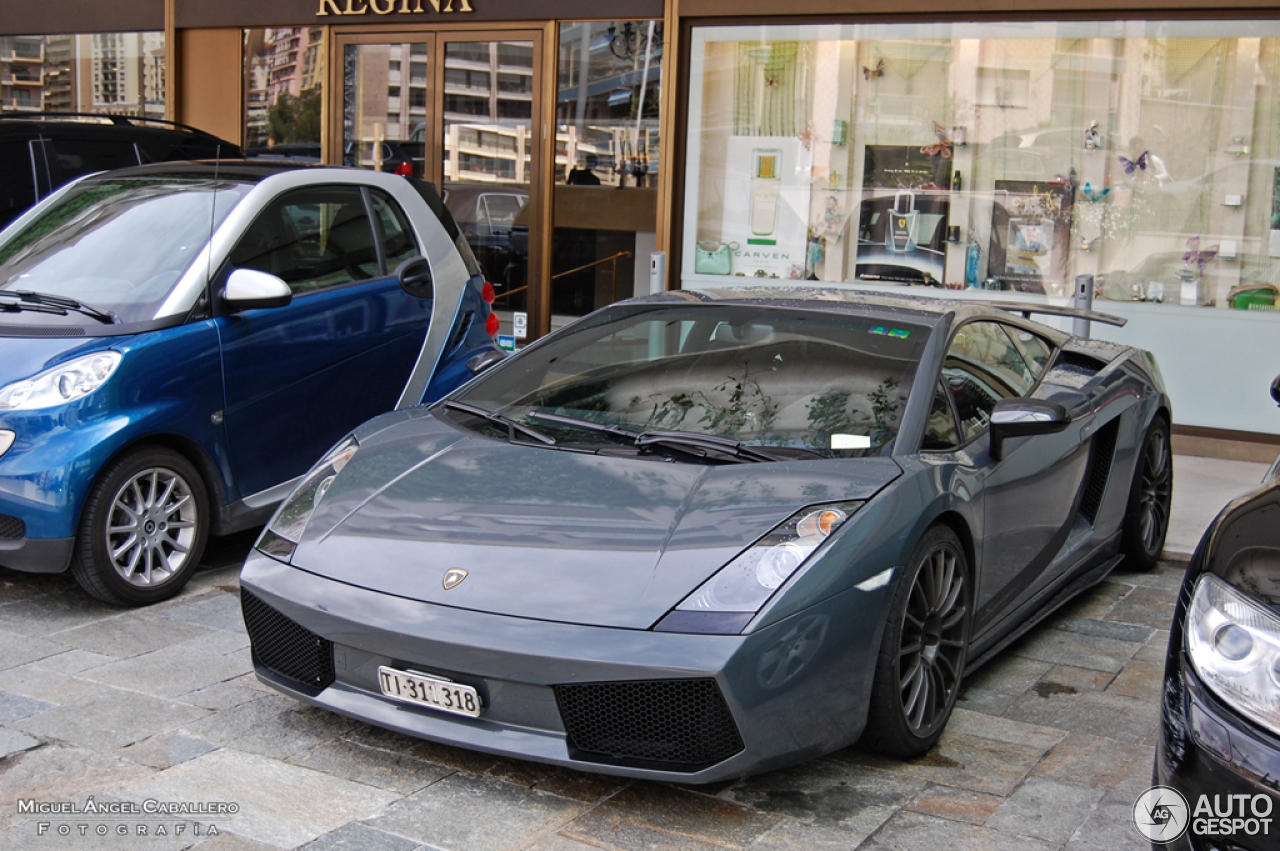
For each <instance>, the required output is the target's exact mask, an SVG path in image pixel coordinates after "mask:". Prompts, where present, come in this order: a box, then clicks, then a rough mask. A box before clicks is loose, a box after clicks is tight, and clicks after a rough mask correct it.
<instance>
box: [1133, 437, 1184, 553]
mask: <svg viewBox="0 0 1280 851" xmlns="http://www.w3.org/2000/svg"><path fill="white" fill-rule="evenodd" d="M1172 500H1173V448H1172V446H1171V444H1170V441H1169V421H1168V420H1167V419H1165V417H1164V415H1163V414H1158V415H1157V416H1156V417H1155V419H1154V420H1152V422H1151V427H1150V428H1148V429H1147V434H1146V437H1145V438H1144V439H1143V441H1142V450H1141V454H1140V455H1139V456H1138V463H1137V465H1136V467H1135V472H1134V477H1133V486H1132V487H1131V488H1130V490H1129V505H1128V508H1127V509H1126V510H1125V515H1124V533H1123V534H1124V538H1123V543H1122V551H1123V553H1124V556H1125V560H1124V566H1125V567H1126V568H1128V569H1129V570H1151V569H1152V568H1154V567H1155V566H1156V564H1157V563H1158V562H1159V561H1160V554H1161V553H1162V552H1163V551H1164V539H1165V535H1166V534H1167V533H1168V531H1169V511H1170V505H1171V504H1172Z"/></svg>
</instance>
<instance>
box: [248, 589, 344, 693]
mask: <svg viewBox="0 0 1280 851" xmlns="http://www.w3.org/2000/svg"><path fill="white" fill-rule="evenodd" d="M240 607H241V608H242V609H243V611H244V625H245V628H246V629H247V630H248V631H249V642H250V643H251V644H252V645H253V655H254V658H255V659H257V660H258V662H260V663H261V664H262V665H263V666H265V667H266V668H268V669H269V670H271V671H274V672H275V673H277V674H279V675H280V676H282V677H286V678H287V679H290V680H294V681H296V682H298V683H301V684H303V685H305V686H307V687H309V688H313V689H317V690H319V689H325V688H328V687H329V686H330V685H331V684H332V683H333V680H334V674H333V642H332V641H329V640H328V639H325V638H321V637H320V636H318V635H316V634H315V633H314V632H312V631H311V630H309V629H307V628H306V627H304V626H302V625H301V624H297V623H294V622H293V621H291V620H289V618H287V617H285V616H284V615H282V614H280V612H277V611H276V610H275V609H273V608H271V607H270V606H268V605H267V604H266V603H264V602H262V601H261V600H259V599H258V598H257V597H255V596H254V595H253V594H251V593H249V592H248V591H245V590H243V589H242V590H241V591H240Z"/></svg>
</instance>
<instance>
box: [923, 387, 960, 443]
mask: <svg viewBox="0 0 1280 851" xmlns="http://www.w3.org/2000/svg"><path fill="white" fill-rule="evenodd" d="M960 442H961V441H960V429H959V428H958V427H957V426H956V418H955V414H953V413H952V412H951V400H950V398H949V397H948V394H947V390H946V387H945V386H944V385H943V384H942V383H939V384H938V388H937V390H936V391H935V392H934V394H933V407H932V408H930V409H929V422H928V423H927V424H926V425H925V429H924V440H923V441H922V443H921V448H922V449H934V450H938V449H942V450H945V449H955V448H956V447H958V446H959V445H960Z"/></svg>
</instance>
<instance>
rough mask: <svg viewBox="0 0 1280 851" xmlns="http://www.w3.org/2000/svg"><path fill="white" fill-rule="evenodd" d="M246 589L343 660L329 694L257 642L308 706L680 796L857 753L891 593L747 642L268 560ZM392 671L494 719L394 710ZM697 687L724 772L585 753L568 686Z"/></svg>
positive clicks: (407, 707) (247, 579)
mask: <svg viewBox="0 0 1280 851" xmlns="http://www.w3.org/2000/svg"><path fill="white" fill-rule="evenodd" d="M241 588H242V591H243V592H247V593H248V594H249V595H251V597H252V598H255V599H256V600H257V601H260V602H261V603H263V604H265V605H267V606H269V607H270V608H271V609H273V610H274V611H275V612H276V613H278V614H279V615H283V617H284V618H287V620H288V621H292V622H293V624H295V625H297V626H299V627H301V628H303V630H305V631H306V632H308V633H310V634H312V637H311V638H308V639H307V640H308V641H314V640H316V639H318V640H319V641H320V642H321V643H322V644H323V643H324V642H332V647H331V651H330V648H329V646H328V645H327V644H325V645H324V651H325V653H326V654H327V653H328V652H331V654H332V668H331V670H330V671H328V672H327V673H326V674H325V675H324V676H323V677H321V679H320V680H319V681H318V682H319V683H320V685H319V686H318V687H312V686H310V685H308V684H307V683H306V682H304V681H302V680H301V679H293V678H290V677H285V676H281V675H280V674H279V673H277V672H276V671H273V670H270V669H269V668H268V667H267V666H266V665H264V664H263V662H262V658H261V654H260V652H259V651H260V649H263V648H260V647H259V646H258V644H256V643H255V647H254V668H255V670H256V672H257V674H258V676H259V678H260V679H261V680H262V681H263V682H265V683H267V684H268V685H271V686H272V687H274V688H276V689H278V690H280V691H282V692H285V693H286V694H289V695H291V696H293V697H295V698H297V699H299V700H303V701H306V702H308V703H311V704H314V705H316V706H321V707H324V708H327V709H330V710H333V711H335V712H339V713H342V714H344V715H348V716H351V717H353V718H358V719H360V720H363V721H366V722H369V723H371V724H375V725H377V726H380V727H386V728H389V729H392V730H397V731H399V732H402V733H407V734H409V735H413V736H418V737H421V738H425V739H431V740H433V741H438V742H443V743H446V744H453V745H458V746H461V747H466V748H471V749H475V750H479V751H485V752H488V753H493V754H499V755H503V756H509V757H516V758H522V759H529V760H534V761H538V762H544V763H550V764H554V765H561V766H566V767H570V768H576V769H579V770H584V771H593V772H598V773H605V774H614V775H622V776H628V777H637V778H646V779H653V780H668V781H675V782H680V783H708V782H713V781H717V780H723V779H728V778H734V777H740V776H743V775H746V774H751V773H755V772H759V771H764V770H769V769H772V768H776V767H779V766H782V765H786V764H789V763H792V762H797V761H800V760H804V759H811V758H813V757H816V756H818V755H821V754H823V753H828V752H830V751H833V750H837V749H839V748H841V747H844V746H846V745H849V744H852V743H853V742H854V741H856V740H857V739H858V737H859V736H860V735H861V733H862V729H863V726H864V724H865V721H866V715H867V697H868V694H869V692H870V682H871V677H872V674H873V672H874V665H875V658H876V654H877V651H878V648H879V644H880V635H881V632H882V630H883V610H884V608H885V604H886V599H885V598H886V597H887V592H888V590H890V589H889V588H888V587H886V588H881V589H876V590H875V591H871V592H866V591H859V590H856V589H855V590H851V591H848V592H846V593H844V594H841V595H837V596H835V597H832V598H829V599H827V600H825V601H823V602H821V603H819V604H817V605H815V606H813V607H811V608H809V609H806V610H804V611H803V612H801V613H798V614H796V615H793V616H791V617H788V618H785V619H783V620H781V621H779V622H777V623H775V624H772V625H770V626H767V627H764V628H762V629H760V630H759V631H757V632H755V633H752V634H750V635H743V636H717V635H683V634H676V633H657V632H652V631H648V630H628V629H609V628H602V627H590V626H581V625H575V624H564V623H551V622H545V621H535V620H530V619H523V618H512V617H503V616H497V615H490V614H484V613H480V612H474V611H469V610H464V609H454V608H449V607H445V606H438V605H431V604H427V603H422V602H418V601H414V600H408V599H405V598H402V597H393V596H390V595H386V594H381V593H377V592H374V591H369V590H366V589H361V588H357V587H353V586H351V585H346V584H343V583H340V582H336V581H334V580H331V579H327V578H323V577H319V576H316V575H314V574H310V573H307V572H305V571H303V570H299V569H296V568H293V567H291V566H289V565H286V564H283V563H281V562H278V561H275V560H274V559H272V558H270V557H268V556H265V555H263V554H262V553H259V552H257V551H254V552H253V553H252V554H251V555H250V556H249V558H248V560H247V561H246V563H245V566H244V570H243V572H242V574H241ZM253 631H254V630H252V629H251V634H252V633H253ZM264 641H265V639H264ZM321 661H322V662H323V661H324V660H323V659H322V660H321ZM380 665H387V666H389V667H393V668H399V669H409V670H412V671H417V672H421V673H426V674H431V675H436V676H443V677H447V678H449V679H452V680H455V681H457V682H460V683H464V684H466V685H470V686H473V687H474V688H476V690H477V691H478V692H479V694H480V696H481V700H482V703H483V705H484V712H483V714H482V715H481V716H480V717H479V718H475V719H473V718H468V717H463V716H457V715H449V714H445V713H441V712H437V711H434V710H431V709H429V708H425V707H419V706H416V705H411V704H407V703H404V702H400V701H396V700H392V699H390V698H387V697H384V696H383V695H382V694H381V691H380V689H379V687H378V682H377V671H378V667H379V666H380ZM689 680H701V681H704V682H706V681H714V683H715V685H716V686H717V687H718V690H719V693H720V694H721V695H722V696H723V700H724V705H725V706H727V709H728V713H729V715H730V716H731V719H732V721H731V723H732V725H733V726H734V727H735V728H736V731H737V733H738V734H739V735H740V745H741V747H740V749H739V750H737V752H736V753H733V754H732V755H729V756H727V757H725V758H722V759H719V760H718V761H716V762H714V763H713V764H709V765H706V764H704V765H697V764H688V763H684V762H681V761H678V760H668V761H664V760H662V759H657V760H655V759H651V758H639V757H636V756H634V755H628V754H625V753H623V754H618V753H612V754H605V753H601V752H598V751H588V750H584V749H583V748H581V747H579V743H578V742H577V741H576V740H575V736H574V734H572V733H570V732H569V731H567V730H566V723H565V720H564V717H562V714H561V707H560V705H559V703H558V700H557V697H558V694H559V696H561V697H563V695H564V691H563V688H562V687H567V686H577V685H581V684H636V683H647V682H651V681H665V682H673V681H675V682H678V683H685V682H687V681H689ZM558 687H561V691H559V692H557V688H558ZM610 711H612V712H614V713H625V712H626V708H625V707H618V706H615V707H610ZM569 726H571V727H572V726H573V724H570V725H569ZM642 726H643V725H642ZM575 729H576V728H575Z"/></svg>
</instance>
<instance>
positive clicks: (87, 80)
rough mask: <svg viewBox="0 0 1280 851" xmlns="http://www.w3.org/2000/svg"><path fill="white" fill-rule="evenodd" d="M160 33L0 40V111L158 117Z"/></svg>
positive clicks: (162, 68) (162, 81)
mask: <svg viewBox="0 0 1280 851" xmlns="http://www.w3.org/2000/svg"><path fill="white" fill-rule="evenodd" d="M165 67H166V65H165V44H164V33H163V32H126V33H88V34H79V35H15V36H0V111H3V112H40V111H44V112H91V113H111V114H113V115H133V116H139V117H147V118H164V87H165Z"/></svg>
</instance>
